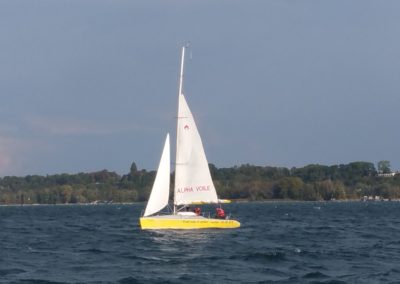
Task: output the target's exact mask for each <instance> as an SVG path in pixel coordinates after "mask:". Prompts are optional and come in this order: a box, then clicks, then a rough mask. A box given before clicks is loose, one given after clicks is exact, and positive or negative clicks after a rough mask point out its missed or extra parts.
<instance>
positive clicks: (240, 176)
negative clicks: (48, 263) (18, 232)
mask: <svg viewBox="0 0 400 284" xmlns="http://www.w3.org/2000/svg"><path fill="white" fill-rule="evenodd" d="M210 172H211V175H212V178H213V181H214V184H215V187H216V188H217V191H218V195H219V197H220V198H223V199H233V200H235V199H245V200H268V199H290V200H310V201H311V200H313V201H314V200H343V199H359V198H362V197H363V196H380V197H381V198H385V199H398V198H400V175H394V176H391V177H382V176H381V175H379V173H388V172H391V171H390V163H389V162H388V161H381V162H379V163H378V169H376V168H375V166H374V164H373V163H370V162H352V163H349V164H341V165H333V166H325V165H318V164H314V165H307V166H305V167H301V168H295V167H293V168H291V169H289V168H285V167H269V166H254V165H250V164H245V165H241V166H234V167H230V168H217V167H216V166H215V165H213V164H210ZM155 175H156V172H155V171H147V170H145V169H142V170H138V169H137V167H136V164H135V163H132V166H131V169H130V172H129V173H128V174H125V175H119V174H117V173H115V172H111V171H108V170H102V171H98V172H92V173H78V174H55V175H47V176H40V175H28V176H25V177H16V176H5V177H3V178H0V204H66V203H68V204H69V203H92V202H140V201H147V199H148V197H149V194H150V190H151V187H152V184H153V181H154V178H155ZM171 182H172V186H171V188H173V182H174V175H173V174H171ZM171 196H172V195H171Z"/></svg>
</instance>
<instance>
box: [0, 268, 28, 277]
mask: <svg viewBox="0 0 400 284" xmlns="http://www.w3.org/2000/svg"><path fill="white" fill-rule="evenodd" d="M24 272H26V271H25V270H23V269H18V268H9V269H0V276H6V275H10V274H20V273H24Z"/></svg>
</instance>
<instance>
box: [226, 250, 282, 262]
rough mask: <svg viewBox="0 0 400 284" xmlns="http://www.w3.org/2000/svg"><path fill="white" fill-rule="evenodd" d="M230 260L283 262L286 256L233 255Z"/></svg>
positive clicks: (263, 254) (277, 254)
mask: <svg viewBox="0 0 400 284" xmlns="http://www.w3.org/2000/svg"><path fill="white" fill-rule="evenodd" d="M229 259H235V260H246V261H248V260H250V261H252V260H253V261H265V260H268V261H281V260H285V254H284V253H282V252H277V251H273V252H251V253H247V254H241V255H233V256H231V257H229Z"/></svg>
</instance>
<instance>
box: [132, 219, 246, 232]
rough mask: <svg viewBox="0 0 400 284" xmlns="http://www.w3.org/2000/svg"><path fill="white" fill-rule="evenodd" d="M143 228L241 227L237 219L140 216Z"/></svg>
mask: <svg viewBox="0 0 400 284" xmlns="http://www.w3.org/2000/svg"><path fill="white" fill-rule="evenodd" d="M140 227H141V228H142V230H165V229H171V230H180V229H186V230H188V229H189V230H190V229H207V228H218V229H233V228H239V227H240V223H239V222H238V221H236V220H222V219H208V218H157V217H142V218H140Z"/></svg>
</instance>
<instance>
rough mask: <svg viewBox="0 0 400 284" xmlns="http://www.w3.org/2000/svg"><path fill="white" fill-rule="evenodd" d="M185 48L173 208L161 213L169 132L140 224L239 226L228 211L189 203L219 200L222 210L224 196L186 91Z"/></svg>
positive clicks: (164, 203)
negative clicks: (214, 177) (213, 212)
mask: <svg viewBox="0 0 400 284" xmlns="http://www.w3.org/2000/svg"><path fill="white" fill-rule="evenodd" d="M185 49H186V46H184V47H182V58H181V68H180V79H179V94H178V116H177V135H176V136H177V137H176V162H175V186H174V203H173V210H171V211H172V212H170V213H167V214H161V213H160V211H162V210H163V209H164V208H165V207H166V206H167V205H168V201H169V192H170V140H169V134H167V137H166V139H165V143H164V148H163V151H162V154H161V159H160V163H159V166H158V170H157V174H156V178H155V181H154V184H153V188H152V190H151V193H150V197H149V200H148V202H147V206H146V209H145V211H144V214H143V216H142V217H141V218H140V226H141V228H142V229H143V230H151V229H153V230H161V229H205V228H222V229H224V228H238V227H240V223H239V222H238V221H236V220H233V219H232V218H231V217H230V216H229V215H227V216H222V218H221V216H219V218H218V217H216V216H214V215H213V216H212V215H211V214H208V215H207V214H204V213H203V214H202V213H201V212H200V210H199V209H200V208H196V209H197V210H195V211H196V212H193V211H191V210H190V206H193V205H197V206H198V205H200V204H216V205H217V206H218V207H217V210H218V209H219V210H220V209H221V203H223V202H224V200H220V199H218V195H217V192H216V190H215V186H214V184H213V181H212V179H211V174H210V169H209V167H208V162H207V158H206V155H205V152H204V148H203V143H202V141H201V137H200V134H199V132H198V130H197V127H196V123H195V121H194V119H193V116H192V113H191V111H190V108H189V106H188V104H187V102H186V99H185V96H184V94H183V68H184V60H185ZM225 202H226V201H225Z"/></svg>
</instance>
